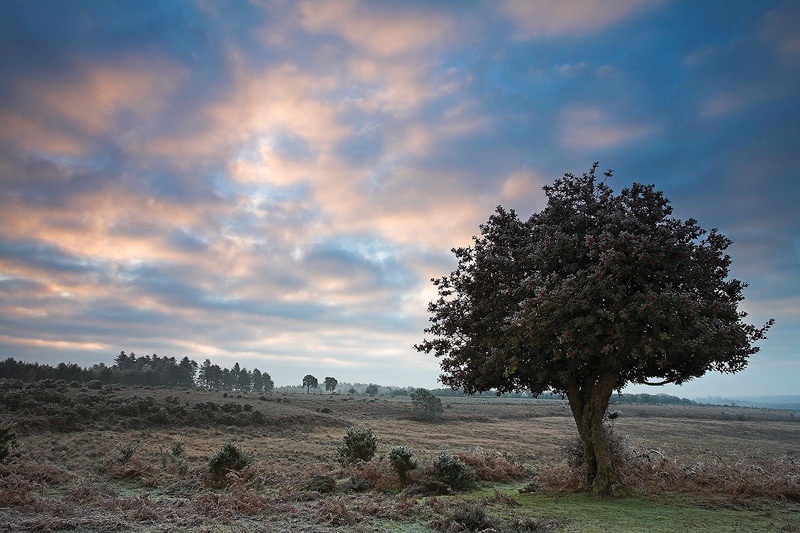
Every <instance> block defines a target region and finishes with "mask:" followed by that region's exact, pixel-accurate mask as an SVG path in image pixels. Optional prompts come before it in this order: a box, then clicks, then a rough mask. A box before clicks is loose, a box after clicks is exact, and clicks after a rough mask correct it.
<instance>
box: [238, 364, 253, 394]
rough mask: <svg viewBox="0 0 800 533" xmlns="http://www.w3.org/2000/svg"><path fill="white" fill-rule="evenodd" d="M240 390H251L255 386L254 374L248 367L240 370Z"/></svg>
mask: <svg viewBox="0 0 800 533" xmlns="http://www.w3.org/2000/svg"><path fill="white" fill-rule="evenodd" d="M238 385H239V390H240V391H242V392H250V389H252V387H253V375H252V373H251V372H249V371H248V370H247V369H246V368H242V369H241V370H240V371H239V382H238Z"/></svg>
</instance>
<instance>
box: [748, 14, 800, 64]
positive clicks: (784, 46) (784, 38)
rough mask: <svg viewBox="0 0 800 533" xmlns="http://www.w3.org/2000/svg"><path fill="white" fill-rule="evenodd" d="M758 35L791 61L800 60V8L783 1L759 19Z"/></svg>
mask: <svg viewBox="0 0 800 533" xmlns="http://www.w3.org/2000/svg"><path fill="white" fill-rule="evenodd" d="M758 37H759V38H760V39H762V40H764V41H765V42H767V43H769V44H771V45H772V46H774V47H775V48H776V49H777V50H778V51H779V52H780V53H781V54H782V56H783V57H784V58H785V59H786V60H787V61H789V62H791V63H794V64H795V65H796V64H797V61H798V60H800V9H798V6H797V4H796V3H794V2H782V3H780V4H779V5H778V6H777V7H775V8H774V9H772V10H770V11H769V12H767V13H765V14H764V15H763V16H762V17H761V20H760V21H759V28H758Z"/></svg>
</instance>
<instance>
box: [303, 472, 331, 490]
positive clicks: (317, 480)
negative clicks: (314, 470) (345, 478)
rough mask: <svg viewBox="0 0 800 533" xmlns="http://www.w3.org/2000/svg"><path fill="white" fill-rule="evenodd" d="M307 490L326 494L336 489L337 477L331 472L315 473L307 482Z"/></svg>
mask: <svg viewBox="0 0 800 533" xmlns="http://www.w3.org/2000/svg"><path fill="white" fill-rule="evenodd" d="M305 489H306V490H313V491H316V492H321V493H323V494H326V493H328V492H333V491H334V490H336V478H334V477H333V476H332V475H330V474H314V475H313V476H311V479H310V480H309V481H308V483H306V486H305Z"/></svg>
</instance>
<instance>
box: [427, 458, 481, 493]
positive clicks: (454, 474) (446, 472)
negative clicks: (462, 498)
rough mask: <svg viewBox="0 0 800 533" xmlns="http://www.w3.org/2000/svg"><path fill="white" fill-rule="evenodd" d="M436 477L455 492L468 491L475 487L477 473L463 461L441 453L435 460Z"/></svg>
mask: <svg viewBox="0 0 800 533" xmlns="http://www.w3.org/2000/svg"><path fill="white" fill-rule="evenodd" d="M433 469H434V475H435V477H436V479H437V480H438V481H441V482H442V483H444V484H445V485H447V486H448V487H450V488H451V489H453V490H466V489H469V488H471V487H473V486H474V485H475V479H476V476H475V472H474V471H473V470H472V469H471V468H470V467H469V466H467V465H466V463H464V462H463V461H462V460H461V459H459V458H458V457H456V456H455V455H450V454H448V453H447V452H439V455H437V456H436V457H435V458H434V459H433Z"/></svg>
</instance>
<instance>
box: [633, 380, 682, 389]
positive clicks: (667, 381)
mask: <svg viewBox="0 0 800 533" xmlns="http://www.w3.org/2000/svg"><path fill="white" fill-rule="evenodd" d="M674 382H675V380H674V379H666V380H664V381H658V382H656V383H650V382H649V381H642V382H641V384H642V385H650V386H651V387H658V386H661V385H666V384H668V383H674Z"/></svg>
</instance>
